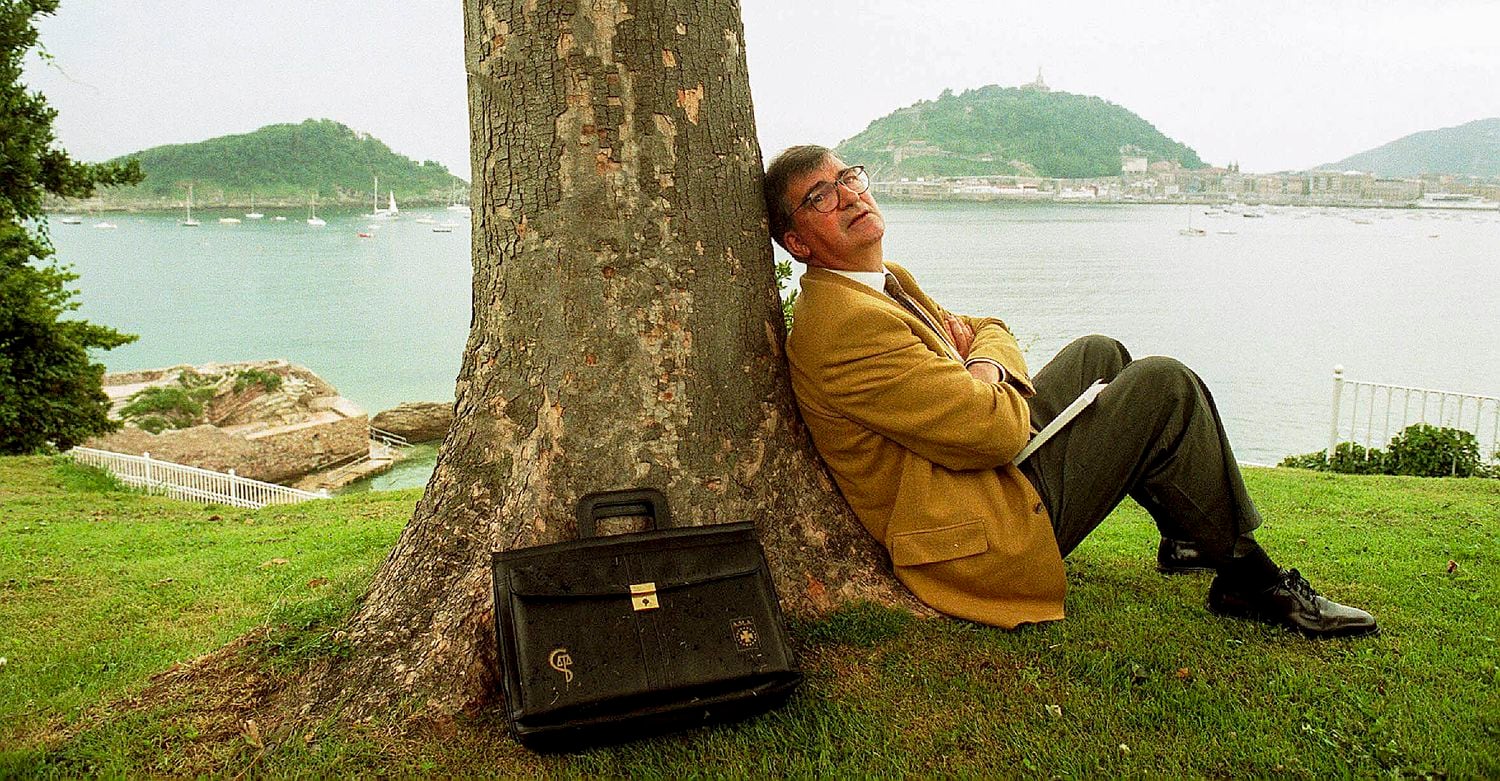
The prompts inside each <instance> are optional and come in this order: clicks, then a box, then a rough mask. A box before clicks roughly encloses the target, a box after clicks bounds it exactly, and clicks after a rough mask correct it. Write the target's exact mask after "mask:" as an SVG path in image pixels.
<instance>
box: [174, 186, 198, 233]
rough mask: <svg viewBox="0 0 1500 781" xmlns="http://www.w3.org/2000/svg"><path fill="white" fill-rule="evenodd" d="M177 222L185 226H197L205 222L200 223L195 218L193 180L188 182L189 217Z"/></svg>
mask: <svg viewBox="0 0 1500 781" xmlns="http://www.w3.org/2000/svg"><path fill="white" fill-rule="evenodd" d="M177 224H178V225H181V226H182V227H184V228H196V227H198V226H199V225H202V224H203V223H200V222H198V221H197V220H195V219H193V183H192V182H188V199H187V219H185V220H181V221H179V222H178V223H177Z"/></svg>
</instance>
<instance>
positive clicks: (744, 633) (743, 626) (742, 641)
mask: <svg viewBox="0 0 1500 781" xmlns="http://www.w3.org/2000/svg"><path fill="white" fill-rule="evenodd" d="M729 634H730V635H731V636H732V637H734V644H735V645H737V646H739V647H740V650H741V651H748V650H750V649H752V648H754V647H756V646H758V645H760V634H759V633H758V632H756V631H755V622H754V621H752V620H751V619H748V618H736V619H735V620H733V621H731V622H729Z"/></svg>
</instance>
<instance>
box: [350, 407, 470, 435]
mask: <svg viewBox="0 0 1500 781" xmlns="http://www.w3.org/2000/svg"><path fill="white" fill-rule="evenodd" d="M370 425H372V426H374V427H375V428H378V429H380V430H382V431H389V432H391V433H392V434H396V435H397V436H401V437H405V438H406V441H408V442H430V441H433V440H441V439H442V438H443V437H445V436H447V435H448V427H449V426H451V425H453V402H451V401H408V402H405V403H402V404H399V405H397V406H396V407H395V408H393V409H388V410H386V411H384V412H381V413H379V414H377V415H376V416H375V417H373V418H371V419H370Z"/></svg>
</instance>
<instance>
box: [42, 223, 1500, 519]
mask: <svg viewBox="0 0 1500 781" xmlns="http://www.w3.org/2000/svg"><path fill="white" fill-rule="evenodd" d="M882 209H883V211H884V212H885V215H886V221H887V231H886V242H885V249H886V257H887V258H888V259H890V260H893V261H895V262H898V263H901V264H903V265H905V266H906V267H907V268H908V269H910V270H911V271H912V272H913V273H914V274H915V275H916V276H917V279H918V280H919V282H920V283H921V284H922V286H923V289H924V290H926V291H927V292H928V293H929V294H930V295H932V296H933V298H935V299H936V300H938V301H939V302H940V303H942V304H943V305H944V306H945V307H946V308H948V309H950V310H952V311H956V312H962V313H965V314H973V315H991V316H997V317H1000V318H1002V319H1004V320H1005V321H1006V322H1007V323H1008V324H1009V326H1010V327H1011V329H1012V330H1013V331H1014V332H1015V334H1016V336H1017V338H1018V339H1019V341H1020V342H1021V344H1022V346H1023V347H1025V348H1026V349H1027V351H1028V353H1027V355H1028V361H1029V362H1030V363H1031V365H1032V369H1033V371H1034V370H1036V369H1039V368H1040V367H1041V366H1042V365H1043V364H1045V363H1046V361H1047V359H1048V358H1050V357H1051V356H1052V355H1053V354H1054V353H1056V352H1057V350H1058V349H1060V348H1061V347H1062V346H1064V345H1065V344H1067V343H1068V342H1069V341H1071V340H1072V339H1073V338H1076V337H1078V336H1082V335H1085V334H1090V333H1103V334H1108V335H1110V336H1113V337H1115V338H1117V339H1120V340H1121V341H1122V342H1124V343H1125V345H1126V346H1127V347H1128V348H1129V349H1130V350H1131V352H1132V353H1133V354H1134V355H1135V356H1137V357H1140V356H1143V355H1153V354H1159V355H1171V356H1173V357H1176V358H1179V359H1181V360H1182V361H1183V362H1185V363H1186V364H1188V365H1189V366H1191V367H1192V368H1194V369H1195V370H1196V371H1197V372H1198V373H1199V374H1200V375H1201V376H1202V377H1203V378H1204V380H1205V381H1207V383H1208V385H1209V387H1210V389H1211V390H1212V392H1213V394H1214V398H1215V400H1216V401H1217V402H1218V405H1219V408H1220V412H1221V413H1222V415H1223V417H1224V421H1225V425H1226V427H1227V428H1228V430H1229V434H1230V439H1231V441H1232V442H1233V443H1234V447H1235V452H1236V455H1237V456H1238V457H1239V458H1240V459H1241V460H1243V461H1248V462H1254V463H1274V462H1276V461H1277V460H1279V459H1280V458H1281V457H1282V456H1285V455H1289V454H1293V453H1302V452H1307V451H1315V450H1319V449H1321V448H1323V447H1325V446H1326V443H1327V437H1328V427H1329V420H1328V418H1329V408H1330V404H1331V401H1330V398H1331V392H1332V370H1333V367H1334V365H1335V364H1339V365H1342V366H1343V367H1344V369H1345V376H1346V377H1348V378H1350V379H1359V380H1367V381H1375V382H1386V383H1393V384H1400V385H1415V386H1421V387H1429V388H1439V389H1446V390H1453V391H1460V392H1466V393H1478V394H1487V395H1500V350H1497V346H1500V306H1497V303H1500V214H1497V213H1494V212H1461V211H1451V212H1449V211H1430V210H1396V209H1387V210H1345V209H1321V210H1320V209H1280V210H1266V211H1264V212H1263V213H1264V216H1263V217H1259V218H1248V219H1247V218H1244V217H1241V216H1240V215H1239V214H1237V213H1233V212H1228V213H1217V212H1215V213H1213V214H1208V213H1205V211H1204V207H1201V206H1196V207H1188V206H1157V205H1102V204H1089V205H1053V204H1024V203H924V204H912V203H887V204H883V206H882ZM1190 210H1191V211H1192V219H1193V224H1194V225H1195V226H1197V227H1201V228H1203V229H1204V230H1205V231H1206V234H1207V235H1203V236H1183V235H1180V234H1179V232H1178V231H1179V228H1182V227H1183V226H1185V225H1186V224H1187V220H1188V219H1189V211H1190ZM197 216H198V217H199V219H200V220H201V221H202V223H203V224H202V226H201V227H198V228H186V227H181V226H179V225H178V224H177V220H178V217H177V216H176V215H167V214H120V215H116V214H111V215H107V216H106V217H98V216H95V217H91V218H89V219H86V220H85V221H84V222H83V224H81V225H63V224H61V223H60V221H59V220H58V219H56V218H55V217H54V219H53V220H52V221H51V226H50V231H51V235H52V238H53V241H54V244H55V245H56V248H57V251H58V256H59V258H60V260H62V261H63V262H65V263H70V264H72V266H73V267H74V270H75V271H76V272H77V273H78V274H80V278H79V280H78V281H77V282H76V283H75V284H76V287H77V288H78V289H79V290H80V294H81V295H80V300H81V302H82V307H81V309H80V311H79V313H80V315H81V316H82V317H85V318H87V319H89V320H92V321H94V322H97V323H102V324H107V325H110V326H114V327H116V328H118V329H120V330H123V331H127V332H130V333H135V334H139V335H140V337H141V338H140V340H139V341H138V342H136V343H134V344H131V345H128V346H125V347H122V348H119V349H117V350H113V351H110V352H107V353H103V354H101V356H100V358H101V359H102V360H103V361H104V363H105V365H106V366H107V367H108V368H109V369H110V370H111V371H124V370H130V369H143V368H155V367H163V366H171V365H175V364H182V363H191V364H199V363H207V362H212V361H241V360H257V359H267V358H285V359H287V360H290V361H293V362H295V363H299V364H302V365H305V366H307V367H308V368H310V369H312V370H313V371H314V372H317V373H318V374H319V375H320V376H322V377H323V378H325V379H327V380H328V381H329V382H331V383H333V384H334V385H335V386H336V387H337V388H338V389H339V390H340V392H342V393H343V394H344V395H345V396H347V397H348V398H350V399H352V400H353V401H355V402H356V403H358V404H360V405H361V406H363V407H364V408H365V409H366V410H368V411H370V412H371V413H372V414H373V413H375V412H377V411H379V410H382V409H386V408H388V407H392V406H395V405H396V404H398V403H400V402H402V401H451V400H452V397H453V388H454V381H455V378H456V377H457V374H458V369H459V365H460V362H461V360H462V355H463V349H464V344H465V341H466V339H467V336H468V326H469V312H470V275H471V265H470V242H469V222H468V220H467V218H466V216H465V215H461V214H458V213H455V212H451V211H446V210H443V209H437V208H434V209H430V210H422V209H409V210H404V211H403V212H402V219H399V220H395V221H387V222H372V221H371V220H370V219H369V218H368V217H367V216H365V215H362V214H359V213H357V212H336V211H335V212H329V213H325V214H323V215H322V216H323V217H324V218H325V219H326V220H327V222H328V224H327V226H326V227H323V228H314V227H311V226H309V225H307V224H306V223H305V222H304V219H305V215H303V214H300V213H294V212H291V211H288V212H285V213H284V216H286V217H287V219H286V220H285V221H284V222H277V221H273V220H272V217H274V216H275V214H274V212H272V213H268V214H267V217H266V219H264V220H258V221H251V220H244V221H243V222H241V223H239V224H220V223H218V222H216V219H217V218H218V217H224V216H234V217H239V216H240V215H239V214H237V213H236V214H232V215H231V214H230V213H228V212H227V211H226V212H224V213H222V214H219V213H214V212H212V211H209V212H204V213H201V214H199V215H197ZM419 217H428V218H431V219H433V220H435V221H436V222H437V223H442V222H447V221H454V222H457V223H458V224H457V226H456V227H454V228H453V232H451V233H439V232H434V231H433V230H432V228H433V225H432V224H425V223H418V222H416V218H419ZM102 219H108V220H109V221H110V222H112V223H114V224H116V225H117V226H118V227H117V228H115V229H97V228H94V227H92V225H93V223H96V222H99V221H100V220H102ZM375 226H378V227H375ZM361 232H364V233H369V234H371V236H370V237H368V238H366V237H361V236H359V235H358V234H359V233H361ZM434 458H435V451H434V450H431V449H429V450H428V451H426V452H425V454H424V456H423V457H422V458H421V459H420V460H419V461H417V462H414V463H413V464H410V465H408V466H407V467H405V468H404V469H402V470H400V471H399V472H398V473H396V474H394V475H392V476H388V477H385V478H379V479H377V480H376V481H375V482H373V483H369V484H366V485H365V486H364V487H365V488H376V489H380V488H390V487H403V486H408V485H422V484H425V482H426V477H427V474H428V473H429V472H430V469H431V463H432V460H433V459H434Z"/></svg>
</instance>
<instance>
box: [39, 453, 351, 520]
mask: <svg viewBox="0 0 1500 781" xmlns="http://www.w3.org/2000/svg"><path fill="white" fill-rule="evenodd" d="M67 455H69V456H72V458H73V460H74V461H76V462H78V463H80V464H86V465H88V466H93V467H98V468H100V469H103V470H105V471H106V472H109V473H110V474H112V475H114V476H115V478H116V479H118V480H119V481H120V482H122V483H124V484H125V485H128V486H131V487H133V488H144V489H145V490H146V491H148V492H150V493H159V494H164V495H166V496H170V497H172V498H173V499H182V500H185V501H190V502H204V503H206V504H227V505H230V506H232V507H248V508H251V509H258V508H261V507H265V506H266V505H268V504H296V503H297V502H305V501H307V500H309V499H326V498H328V492H327V491H326V490H324V491H319V492H317V493H313V492H311V491H302V490H298V489H296V488H288V487H286V486H284V485H276V484H275V483H263V482H261V481H259V480H251V479H249V478H247V477H240V476H238V475H236V474H235V473H234V470H233V469H231V470H229V472H228V473H224V472H214V471H212V470H209V469H199V468H198V467H195V466H184V465H182V464H174V463H172V462H171V461H162V460H161V459H157V458H152V457H151V454H150V453H142V454H141V455H138V456H131V455H126V454H124V453H112V452H110V451H108V450H95V449H93V448H88V447H75V448H73V449H72V450H69V451H68V453H67Z"/></svg>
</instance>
